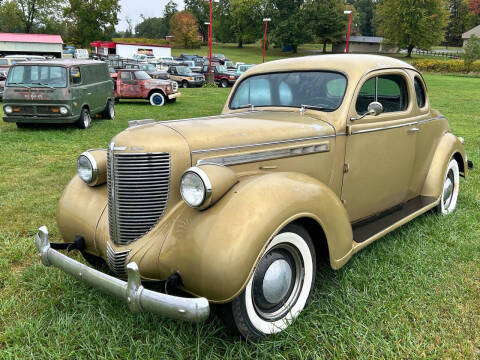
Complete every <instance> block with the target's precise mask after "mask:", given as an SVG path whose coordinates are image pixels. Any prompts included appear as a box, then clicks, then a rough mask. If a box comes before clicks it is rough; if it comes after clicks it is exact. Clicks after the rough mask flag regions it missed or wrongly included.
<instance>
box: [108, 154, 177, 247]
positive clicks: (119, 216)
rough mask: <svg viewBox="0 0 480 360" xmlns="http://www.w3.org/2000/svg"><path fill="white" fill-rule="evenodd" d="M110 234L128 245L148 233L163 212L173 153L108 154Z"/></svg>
mask: <svg viewBox="0 0 480 360" xmlns="http://www.w3.org/2000/svg"><path fill="white" fill-rule="evenodd" d="M107 168H108V172H107V188H108V220H109V227H110V238H111V239H112V241H113V242H114V243H115V244H119V245H126V244H130V243H131V242H132V241H135V240H136V239H138V238H140V237H141V236H143V235H144V234H146V233H147V232H148V231H149V230H150V229H151V228H152V227H153V226H154V225H155V224H156V223H157V222H158V220H160V218H161V217H162V215H163V212H164V211H165V208H166V206H167V201H168V192H169V186H170V154H168V153H135V154H133V153H119V152H115V151H114V146H113V145H110V149H109V151H108V156H107Z"/></svg>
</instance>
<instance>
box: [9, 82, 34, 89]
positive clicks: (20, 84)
mask: <svg viewBox="0 0 480 360" xmlns="http://www.w3.org/2000/svg"><path fill="white" fill-rule="evenodd" d="M10 85H18V86H22V87H25V88H28V89H30V88H31V86H28V85H25V84H22V83H18V82H9V83H8V84H7V86H10Z"/></svg>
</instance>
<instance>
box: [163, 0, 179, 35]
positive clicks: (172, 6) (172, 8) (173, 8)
mask: <svg viewBox="0 0 480 360" xmlns="http://www.w3.org/2000/svg"><path fill="white" fill-rule="evenodd" d="M177 12H178V8H177V3H176V2H175V1H173V0H169V2H167V3H166V4H165V8H164V9H163V23H164V26H165V29H166V34H165V35H168V34H169V32H170V20H171V19H172V16H173V15H175V14H176V13H177Z"/></svg>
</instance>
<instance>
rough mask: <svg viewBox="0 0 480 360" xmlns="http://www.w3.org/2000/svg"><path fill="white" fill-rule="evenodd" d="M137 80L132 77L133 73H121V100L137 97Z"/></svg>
mask: <svg viewBox="0 0 480 360" xmlns="http://www.w3.org/2000/svg"><path fill="white" fill-rule="evenodd" d="M137 92H138V91H137V80H135V79H134V77H133V72H131V71H122V72H121V73H120V95H121V97H123V98H135V97H138V95H137Z"/></svg>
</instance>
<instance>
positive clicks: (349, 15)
mask: <svg viewBox="0 0 480 360" xmlns="http://www.w3.org/2000/svg"><path fill="white" fill-rule="evenodd" d="M343 13H344V14H348V30H347V46H346V47H345V54H348V45H349V43H350V28H351V26H352V12H351V11H350V10H345V11H344V12H343Z"/></svg>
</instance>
